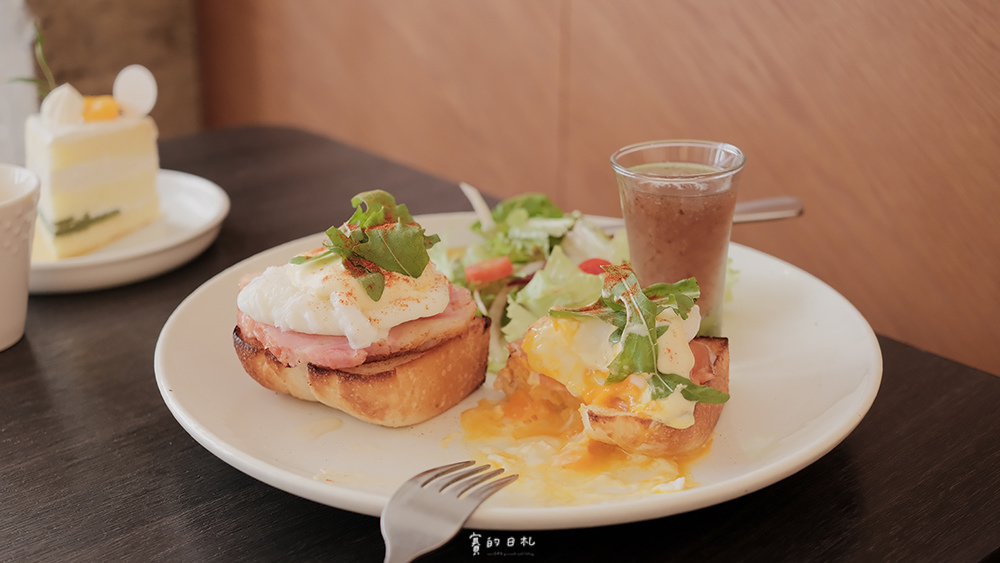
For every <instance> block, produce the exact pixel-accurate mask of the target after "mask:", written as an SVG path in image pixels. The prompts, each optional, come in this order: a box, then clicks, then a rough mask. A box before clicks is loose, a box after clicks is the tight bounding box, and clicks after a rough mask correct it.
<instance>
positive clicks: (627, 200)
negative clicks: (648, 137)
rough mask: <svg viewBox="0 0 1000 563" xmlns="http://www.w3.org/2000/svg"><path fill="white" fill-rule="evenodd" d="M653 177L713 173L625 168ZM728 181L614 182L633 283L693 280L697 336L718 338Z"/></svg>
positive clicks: (687, 167) (689, 167)
mask: <svg viewBox="0 0 1000 563" xmlns="http://www.w3.org/2000/svg"><path fill="white" fill-rule="evenodd" d="M630 170H633V171H635V172H640V173H642V174H651V175H656V176H668V177H674V176H682V175H691V174H706V173H713V172H718V171H719V170H718V169H716V168H713V167H710V166H705V165H701V164H688V163H659V164H647V165H641V166H636V167H633V168H631V169H630ZM730 181H731V177H728V176H727V177H725V178H722V179H711V180H709V181H707V182H705V183H703V184H701V185H698V184H697V182H690V183H687V184H683V185H680V186H669V187H664V186H655V185H653V184H652V183H644V182H641V181H639V180H636V179H634V178H632V179H623V178H621V177H619V178H618V183H619V194H620V196H621V204H622V213H623V214H624V217H625V224H626V225H628V243H629V252H630V254H631V260H632V266H633V268H634V269H635V273H636V277H637V278H638V279H639V283H640V284H641V285H642V286H643V287H645V286H648V285H650V284H653V283H658V282H664V283H674V282H677V281H679V280H682V279H685V278H689V277H694V278H696V279H697V280H698V285H699V287H700V288H701V297H700V298H699V299H698V306H699V308H700V310H701V315H702V321H701V330H700V331H699V334H700V335H703V336H720V332H721V328H722V323H721V320H722V302H723V297H724V290H725V278H726V258H727V254H728V249H729V235H730V232H731V231H732V225H733V209H734V207H735V206H736V186H735V185H733V186H730Z"/></svg>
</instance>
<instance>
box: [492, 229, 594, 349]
mask: <svg viewBox="0 0 1000 563" xmlns="http://www.w3.org/2000/svg"><path fill="white" fill-rule="evenodd" d="M602 286H603V282H602V281H601V277H600V276H595V275H593V274H587V273H585V272H583V271H581V270H580V268H578V267H577V265H576V264H575V263H573V261H572V260H570V259H569V258H568V257H567V256H566V254H565V253H564V252H563V250H562V248H561V247H559V246H556V247H554V248H553V249H552V254H550V255H549V260H548V262H546V263H545V267H544V268H542V269H541V270H539V271H537V272H535V275H534V276H532V278H531V281H529V282H528V283H527V284H526V285H525V286H524V287H522V288H521V289H520V290H519V291H518V292H517V293H515V294H513V295H512V296H510V297H509V299H508V302H507V317H508V319H509V321H508V322H507V324H506V325H505V326H504V327H503V334H504V336H505V337H506V338H507V340H509V341H513V340H516V339H517V338H520V337H521V336H523V335H524V333H525V331H526V330H528V325H530V324H531V323H533V322H535V321H536V320H538V319H539V318H541V317H543V316H545V315H546V314H547V313H548V312H549V309H551V308H552V307H556V306H559V307H567V308H575V307H583V306H584V305H587V304H590V303H593V302H594V301H595V300H597V298H599V297H600V296H601V287H602Z"/></svg>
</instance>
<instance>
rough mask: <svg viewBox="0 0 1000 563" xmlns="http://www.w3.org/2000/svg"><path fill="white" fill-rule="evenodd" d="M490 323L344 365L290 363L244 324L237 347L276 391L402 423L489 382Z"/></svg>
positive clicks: (251, 370)
mask: <svg viewBox="0 0 1000 563" xmlns="http://www.w3.org/2000/svg"><path fill="white" fill-rule="evenodd" d="M489 326H490V320H489V318H486V317H478V316H477V317H476V318H475V319H474V320H473V321H472V322H471V323H470V324H469V326H468V328H467V329H466V331H465V332H464V333H462V334H460V335H459V336H456V337H454V338H451V339H449V340H446V341H445V342H442V343H441V344H439V345H438V346H436V347H434V348H431V349H430V350H426V351H423V352H413V353H404V354H400V355H398V356H393V357H390V358H387V359H381V360H378V361H373V362H367V363H365V364H362V365H360V366H357V367H353V368H343V369H330V368H324V367H320V366H315V365H312V364H299V365H296V366H287V365H285V364H283V363H282V362H280V361H279V360H278V359H277V358H276V357H275V356H274V355H273V354H272V353H271V352H269V351H268V350H267V349H266V348H265V347H263V346H262V345H261V344H260V343H259V342H256V341H254V340H251V339H244V337H243V334H242V332H241V331H240V328H239V326H237V327H236V328H235V329H234V330H233V346H234V348H235V350H236V355H237V356H238V357H239V359H240V363H241V364H242V365H243V369H244V370H245V371H246V372H247V373H248V374H249V375H250V376H251V377H253V379H254V380H255V381H257V383H259V384H260V385H262V386H264V387H266V388H268V389H270V390H272V391H275V392H278V393H284V394H288V395H291V396H293V397H296V398H299V399H304V400H307V401H318V402H320V403H323V404H324V405H327V406H329V407H333V408H335V409H338V410H341V411H343V412H345V413H347V414H349V415H351V416H353V417H355V418H358V419H360V420H363V421H365V422H370V423H373V424H378V425H381V426H389V427H402V426H411V425H413V424H417V423H419V422H423V421H425V420H428V419H430V418H433V417H435V416H437V415H439V414H441V413H443V412H444V411H446V410H448V409H449V408H451V407H453V406H455V405H456V404H458V403H459V402H460V401H461V400H462V399H464V398H465V397H467V396H468V395H469V394H471V393H472V392H473V391H475V390H476V389H477V388H479V386H481V385H482V384H483V382H484V381H485V379H486V367H487V360H488V355H489V340H490V334H489Z"/></svg>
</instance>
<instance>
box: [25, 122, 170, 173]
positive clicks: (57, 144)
mask: <svg viewBox="0 0 1000 563" xmlns="http://www.w3.org/2000/svg"><path fill="white" fill-rule="evenodd" d="M36 126H37V123H36ZM85 127H86V128H85V129H84V128H80V130H79V131H76V132H72V133H68V134H64V135H56V136H53V137H51V138H49V137H47V136H46V135H45V134H44V133H43V132H41V131H36V130H34V127H31V128H29V131H28V132H27V135H28V139H27V147H26V150H27V151H28V152H29V153H34V154H28V157H29V158H31V159H32V160H34V161H35V163H36V164H37V165H38V166H44V167H46V168H48V169H49V170H51V171H53V172H55V171H58V170H62V169H65V168H69V167H71V166H75V165H77V164H80V163H85V162H93V161H96V160H100V159H102V158H106V157H108V156H115V157H129V156H139V157H141V156H145V155H149V154H154V155H155V154H156V152H157V147H156V137H157V129H156V124H155V123H154V122H153V120H152V119H151V118H149V117H145V118H143V119H140V120H137V121H134V122H132V123H129V124H127V125H122V124H117V123H116V122H108V123H106V124H105V123H90V124H87V125H86V126H85ZM33 137H34V138H33ZM46 141H48V142H46Z"/></svg>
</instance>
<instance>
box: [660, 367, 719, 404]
mask: <svg viewBox="0 0 1000 563" xmlns="http://www.w3.org/2000/svg"><path fill="white" fill-rule="evenodd" d="M649 385H650V386H651V387H652V388H653V394H652V397H653V399H662V398H664V397H666V396H667V395H669V394H671V393H673V392H674V391H676V390H677V387H678V386H682V387H681V395H684V398H685V399H687V400H689V401H697V402H699V403H708V404H711V405H718V404H721V403H725V402H726V401H728V400H729V394H728V393H723V392H722V391H719V390H718V389H716V388H714V387H709V386H708V385H694V384H693V383H692V382H691V380H690V379H688V378H686V377H683V376H680V375H677V374H676V373H657V374H655V375H653V376H652V377H650V378H649Z"/></svg>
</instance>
